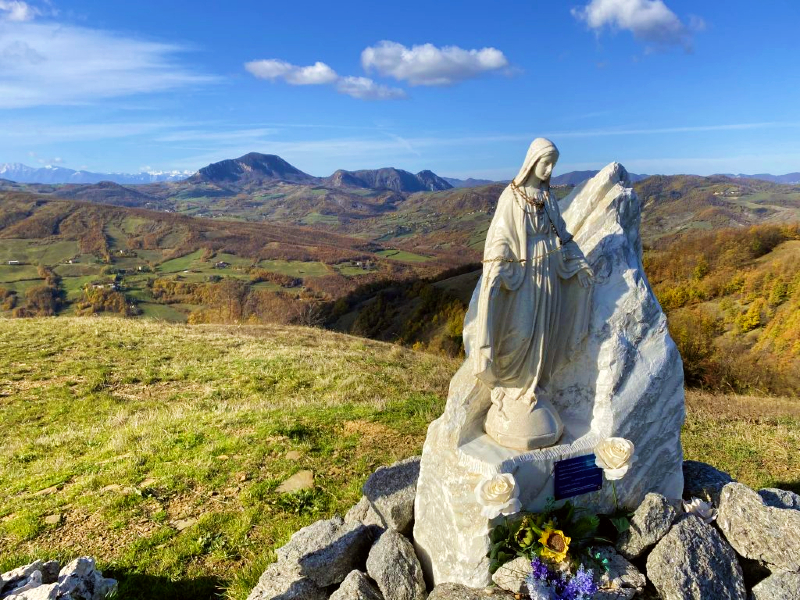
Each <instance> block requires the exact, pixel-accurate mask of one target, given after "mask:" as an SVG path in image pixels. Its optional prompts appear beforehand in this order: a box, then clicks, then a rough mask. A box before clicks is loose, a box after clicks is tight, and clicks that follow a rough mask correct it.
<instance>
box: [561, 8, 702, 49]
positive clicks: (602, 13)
mask: <svg viewBox="0 0 800 600" xmlns="http://www.w3.org/2000/svg"><path fill="white" fill-rule="evenodd" d="M572 15H573V16H574V17H575V18H576V19H578V20H580V21H584V22H585V23H586V24H587V25H588V26H589V27H590V28H591V29H594V30H595V31H597V32H598V33H599V32H600V31H602V30H604V29H606V28H608V29H612V30H614V29H622V30H626V31H630V32H631V33H632V34H633V35H634V37H635V38H636V39H638V40H640V41H642V42H645V43H647V44H651V45H652V46H654V47H658V48H664V47H668V46H682V47H683V48H685V49H686V50H691V48H692V33H693V32H694V31H700V30H702V29H703V28H704V27H705V23H704V21H703V20H702V19H701V18H700V17H697V16H692V17H690V19H689V25H686V24H684V23H683V21H681V20H680V19H679V18H678V16H677V15H676V14H675V13H674V12H672V11H671V10H670V9H669V7H667V5H666V4H664V2H663V1H662V0H591V2H589V3H588V4H587V5H586V6H583V7H581V8H573V9H572Z"/></svg>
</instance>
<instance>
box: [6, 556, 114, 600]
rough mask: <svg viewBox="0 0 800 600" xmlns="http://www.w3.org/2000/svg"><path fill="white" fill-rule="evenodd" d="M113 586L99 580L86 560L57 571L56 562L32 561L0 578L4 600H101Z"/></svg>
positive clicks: (85, 558) (110, 582)
mask: <svg viewBox="0 0 800 600" xmlns="http://www.w3.org/2000/svg"><path fill="white" fill-rule="evenodd" d="M116 588H117V582H116V581H115V580H113V579H107V578H105V577H103V574H102V573H101V572H100V571H98V570H97V568H96V566H95V561H94V559H93V558H91V557H88V556H82V557H80V558H76V559H75V560H73V561H72V562H71V563H69V564H68V565H67V566H66V567H64V568H63V569H60V570H59V563H58V562H56V561H48V562H42V561H39V560H37V561H35V562H33V563H31V564H29V565H25V566H23V567H19V568H17V569H14V570H13V571H9V572H8V573H3V575H0V597H2V598H3V599H4V600H49V599H54V600H55V599H57V600H103V599H104V598H105V597H106V596H107V595H108V594H110V593H111V592H113V591H114V590H116Z"/></svg>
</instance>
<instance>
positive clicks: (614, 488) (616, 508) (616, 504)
mask: <svg viewBox="0 0 800 600" xmlns="http://www.w3.org/2000/svg"><path fill="white" fill-rule="evenodd" d="M611 491H612V492H614V511H615V512H617V511H619V502H618V501H617V482H616V481H612V482H611Z"/></svg>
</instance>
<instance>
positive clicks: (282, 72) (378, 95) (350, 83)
mask: <svg viewBox="0 0 800 600" xmlns="http://www.w3.org/2000/svg"><path fill="white" fill-rule="evenodd" d="M244 68H245V69H247V70H248V71H249V72H250V73H252V74H253V75H255V76H256V77H258V78H259V79H267V80H269V81H278V80H282V81H285V82H286V83H288V84H291V85H332V86H333V87H334V88H335V89H336V91H337V92H339V93H340V94H346V95H347V96H352V97H353V98H358V99H360V100H393V99H396V98H405V96H406V93H405V92H404V91H403V90H401V89H399V88H392V87H388V86H385V85H381V84H379V83H376V82H375V81H373V80H372V79H369V78H368V77H350V76H348V77H342V76H340V75H339V74H338V73H336V71H334V70H333V69H332V68H331V67H329V66H328V65H326V64H325V63H323V62H319V61H317V62H316V63H314V64H313V65H310V66H306V67H300V66H297V65H293V64H291V63H288V62H286V61H284V60H279V59H276V58H268V59H264V60H254V61H251V62H248V63H245V65H244Z"/></svg>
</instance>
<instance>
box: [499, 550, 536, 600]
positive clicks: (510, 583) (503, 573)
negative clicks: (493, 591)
mask: <svg viewBox="0 0 800 600" xmlns="http://www.w3.org/2000/svg"><path fill="white" fill-rule="evenodd" d="M530 572H531V561H530V560H529V559H528V558H526V557H524V556H521V557H519V558H515V559H514V560H512V561H510V562H507V563H506V564H504V565H503V566H501V567H500V568H499V569H497V571H495V573H494V575H492V581H494V583H495V585H496V586H497V587H499V588H500V589H501V590H506V591H508V592H512V593H514V594H527V593H528V585H527V584H526V583H525V579H526V578H527V577H528V574H529V573H530Z"/></svg>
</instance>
